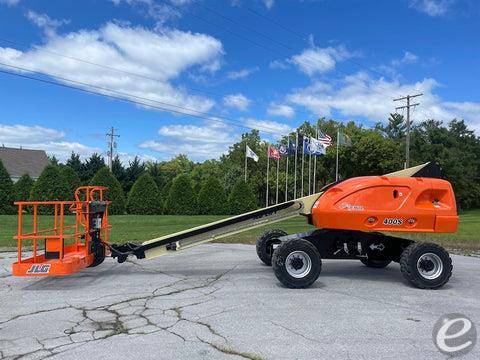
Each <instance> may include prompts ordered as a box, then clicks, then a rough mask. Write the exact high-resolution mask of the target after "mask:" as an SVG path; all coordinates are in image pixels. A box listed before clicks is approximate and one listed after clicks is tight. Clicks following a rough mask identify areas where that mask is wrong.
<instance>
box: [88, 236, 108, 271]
mask: <svg viewBox="0 0 480 360" xmlns="http://www.w3.org/2000/svg"><path fill="white" fill-rule="evenodd" d="M92 246H93V262H92V263H91V264H90V265H89V266H88V267H95V266H98V265H100V264H101V263H103V261H104V260H105V245H103V244H102V243H99V242H94V243H93V245H92Z"/></svg>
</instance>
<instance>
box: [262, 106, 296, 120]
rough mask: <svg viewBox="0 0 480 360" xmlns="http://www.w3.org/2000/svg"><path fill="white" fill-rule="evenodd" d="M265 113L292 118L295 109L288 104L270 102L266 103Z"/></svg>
mask: <svg viewBox="0 0 480 360" xmlns="http://www.w3.org/2000/svg"><path fill="white" fill-rule="evenodd" d="M267 114H268V115H272V116H274V115H276V116H283V117H286V118H292V117H294V116H295V110H294V109H293V108H292V107H291V106H289V105H285V104H276V103H270V104H269V105H268V109H267Z"/></svg>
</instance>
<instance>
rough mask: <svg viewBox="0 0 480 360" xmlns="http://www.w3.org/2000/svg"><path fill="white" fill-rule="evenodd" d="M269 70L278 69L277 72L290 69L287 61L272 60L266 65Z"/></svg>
mask: <svg viewBox="0 0 480 360" xmlns="http://www.w3.org/2000/svg"><path fill="white" fill-rule="evenodd" d="M268 67H269V68H270V69H279V70H286V69H289V68H290V62H289V61H288V60H287V61H285V60H278V59H277V60H273V61H272V62H270V64H268Z"/></svg>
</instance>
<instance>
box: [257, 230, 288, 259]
mask: <svg viewBox="0 0 480 360" xmlns="http://www.w3.org/2000/svg"><path fill="white" fill-rule="evenodd" d="M285 235H287V233H286V232H285V231H283V230H280V229H272V230H268V231H265V232H264V233H263V234H262V236H260V237H259V238H258V240H257V246H256V248H257V256H258V258H259V259H260V260H261V261H262V262H263V263H264V264H265V265H268V266H271V265H272V256H273V245H274V244H280V241H278V240H277V241H276V239H278V238H279V237H280V236H285Z"/></svg>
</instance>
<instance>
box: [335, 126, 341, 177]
mask: <svg viewBox="0 0 480 360" xmlns="http://www.w3.org/2000/svg"><path fill="white" fill-rule="evenodd" d="M339 139H340V129H338V130H337V163H336V167H335V181H338V147H339V143H338V140H339Z"/></svg>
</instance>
